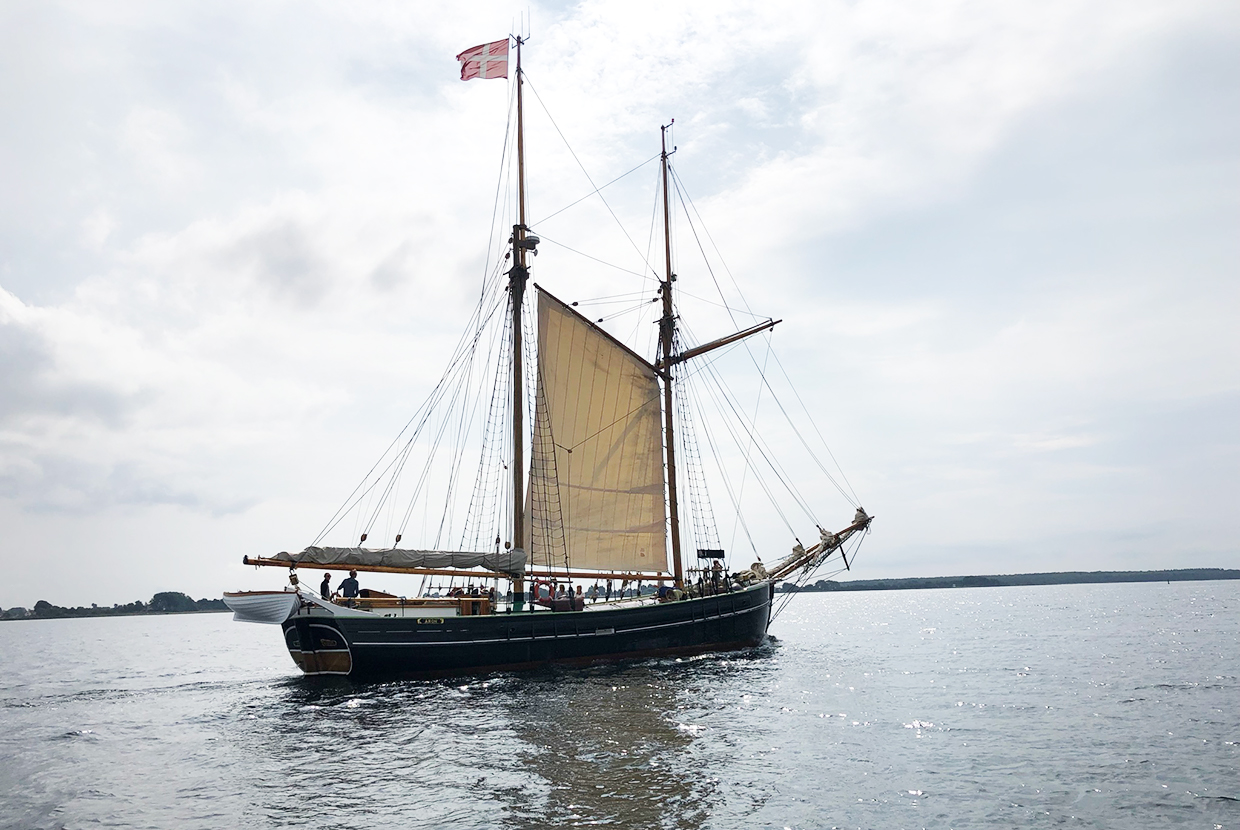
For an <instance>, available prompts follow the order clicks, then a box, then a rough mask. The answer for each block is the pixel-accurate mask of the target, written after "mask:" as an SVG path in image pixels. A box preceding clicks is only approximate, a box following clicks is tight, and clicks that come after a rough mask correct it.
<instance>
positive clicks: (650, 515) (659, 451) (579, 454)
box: [526, 288, 668, 572]
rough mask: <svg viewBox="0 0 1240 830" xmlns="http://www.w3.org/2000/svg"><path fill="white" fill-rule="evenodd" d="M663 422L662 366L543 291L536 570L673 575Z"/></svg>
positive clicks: (534, 497)
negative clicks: (666, 509) (657, 366)
mask: <svg viewBox="0 0 1240 830" xmlns="http://www.w3.org/2000/svg"><path fill="white" fill-rule="evenodd" d="M660 418H661V415H660V410H659V379H658V375H657V374H656V373H655V371H654V368H653V367H652V366H651V365H650V364H649V363H647V362H646V361H644V360H642V359H641V358H640V357H638V356H637V355H636V354H634V353H633V352H632V351H630V350H629V349H627V348H625V347H624V346H622V345H621V344H620V343H619V342H617V341H616V340H614V339H612V337H611V336H610V335H608V334H607V333H606V332H604V331H602V330H601V329H599V328H598V327H596V326H594V325H593V324H592V323H590V322H589V321H588V320H586V319H585V318H584V317H582V316H581V315H579V314H578V313H577V312H575V311H573V310H572V309H571V308H569V307H567V306H566V305H565V304H564V303H562V302H560V301H559V300H557V299H556V298H554V297H552V296H551V295H550V294H547V293H546V292H545V291H543V290H542V289H541V288H540V289H539V291H538V397H537V400H536V402H535V417H534V442H533V446H532V447H531V463H530V491H529V499H528V501H527V504H528V505H529V510H528V516H529V521H528V522H527V527H528V528H529V530H528V532H527V540H526V544H527V548H528V549H529V550H530V553H531V560H532V561H531V564H532V565H533V567H534V568H535V569H538V568H539V567H545V566H546V565H548V564H551V565H553V566H554V567H556V568H561V567H565V566H567V567H569V568H572V569H573V570H580V569H585V570H599V571H626V572H632V571H642V572H667V570H668V568H667V544H666V538H667V532H666V524H665V515H666V514H665V512H664V483H663V443H662V442H663V436H662V428H661V421H660ZM561 528H562V530H561ZM561 534H562V535H561Z"/></svg>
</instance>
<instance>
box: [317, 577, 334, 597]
mask: <svg viewBox="0 0 1240 830" xmlns="http://www.w3.org/2000/svg"><path fill="white" fill-rule="evenodd" d="M319 596H321V597H323V599H331V598H332V575H331V574H323V583H322V584H321V585H319Z"/></svg>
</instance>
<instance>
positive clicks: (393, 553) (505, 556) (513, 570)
mask: <svg viewBox="0 0 1240 830" xmlns="http://www.w3.org/2000/svg"><path fill="white" fill-rule="evenodd" d="M273 558H274V559H278V560H282V561H284V562H288V563H289V564H314V565H339V566H346V565H352V566H356V567H361V568H364V567H380V568H478V567H483V568H487V569H488V570H492V571H499V572H500V573H510V574H519V573H521V572H522V571H523V570H524V569H525V551H523V550H521V549H520V548H517V549H515V550H504V551H498V552H493V553H478V552H474V551H450V550H400V549H397V548H389V549H387V550H367V549H366V548H317V547H309V548H306V549H305V550H303V551H302V552H301V553H289V552H287V551H281V552H280V553H277V554H276V555H275V556H274V557H273Z"/></svg>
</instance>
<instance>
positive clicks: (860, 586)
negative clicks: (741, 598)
mask: <svg viewBox="0 0 1240 830" xmlns="http://www.w3.org/2000/svg"><path fill="white" fill-rule="evenodd" d="M1220 579H1240V570H1237V569H1231V568H1180V569H1176V570H1167V571H1055V572H1050V573H1036V574H994V575H990V576H921V577H909V578H905V579H857V580H853V581H849V582H836V581H833V580H826V579H820V580H818V581H817V582H815V583H813V584H810V585H803V586H800V587H798V586H797V585H795V584H793V583H791V582H785V583H783V584H782V585H781V586H780V587H779V591H780V592H781V593H798V592H801V591H809V592H819V591H908V590H916V589H925V588H1003V587H1015V586H1021V585H1090V584H1095V585H1097V584H1109V583H1117V582H1207V581H1211V580H1220Z"/></svg>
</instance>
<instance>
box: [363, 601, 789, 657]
mask: <svg viewBox="0 0 1240 830" xmlns="http://www.w3.org/2000/svg"><path fill="white" fill-rule="evenodd" d="M769 606H770V602H765V603H763V604H762V605H755V606H754V607H753V608H747V609H745V610H743V611H729V612H728V613H726V614H720V615H718V616H715V617H705V618H703V619H700V620H681V621H679V622H671V623H660V624H658V625H644V626H639V627H637V628H624V629H621V630H620V631H619V632H616V633H613V634H599V633H597V632H594V631H589V632H585V633H580V634H553V635H551V636H543V637H536V636H530V637H496V638H492V639H486V640H441V641H439V642H418V643H366V642H359V641H356V640H355V641H354V642H352V643H351V644H350V645H354V646H398V647H399V646H404V647H407V648H408V647H421V646H464V645H473V644H477V643H516V642H522V641H525V640H575V639H579V638H581V637H612V636H615V635H616V634H631V633H634V632H638V631H654V630H655V629H659V628H672V627H675V626H678V625H695V624H697V623H703V622H708V621H710V620H722V619H725V618H727V617H739V616H741V615H742V614H752V613H754V612H755V611H761V610H762V609H763V608H767V607H769ZM341 633H342V634H343V632H341Z"/></svg>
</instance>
